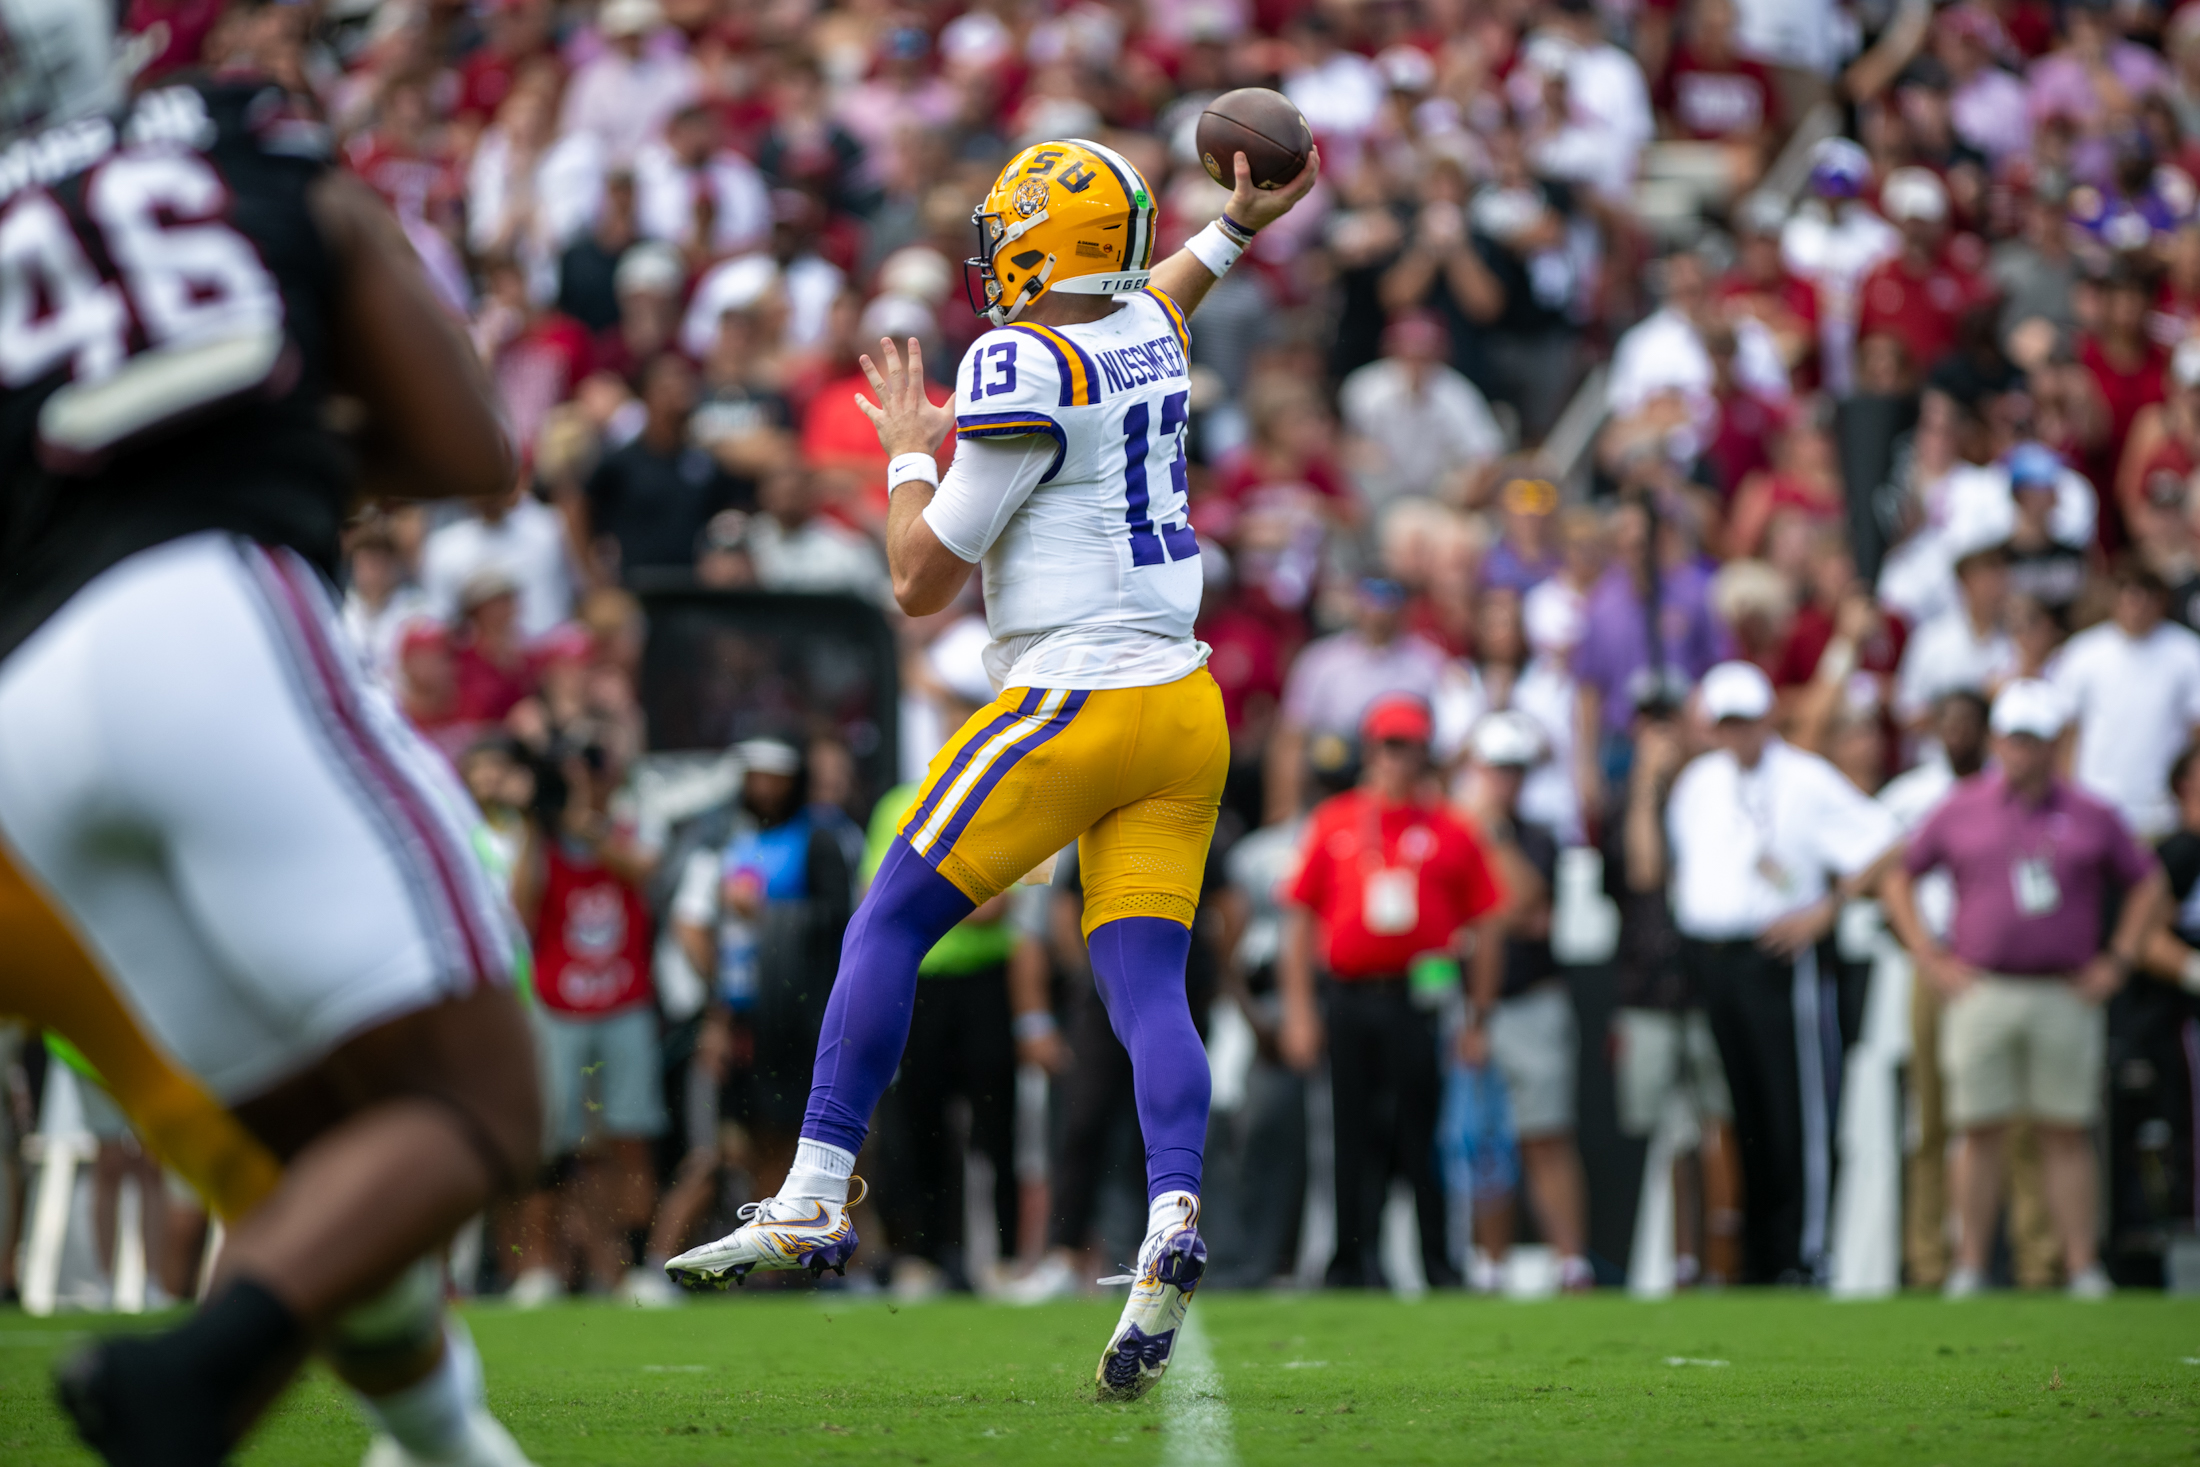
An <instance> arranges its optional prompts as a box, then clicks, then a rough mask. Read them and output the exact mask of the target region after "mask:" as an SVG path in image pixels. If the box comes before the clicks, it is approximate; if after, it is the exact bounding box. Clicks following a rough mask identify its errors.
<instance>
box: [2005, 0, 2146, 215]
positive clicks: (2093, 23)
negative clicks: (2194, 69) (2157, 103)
mask: <svg viewBox="0 0 2200 1467" xmlns="http://www.w3.org/2000/svg"><path fill="white" fill-rule="evenodd" d="M2112 11H2113V7H2112V6H2111V4H2110V0H2072V3H2071V4H2068V5H2065V6H2063V7H2062V36H2061V39H2060V40H2059V41H2058V43H2057V44H2056V46H2055V49H2054V50H2052V51H2050V52H2049V53H2048V54H2047V55H2045V56H2042V57H2041V58H2040V59H2039V60H2037V61H2035V62H2033V63H2032V65H2031V66H2030V67H2029V68H2028V69H2027V70H2026V73H2025V93H2026V104H2027V106H2028V108H2029V110H2030V112H2031V114H2032V118H2033V120H2034V121H2035V122H2040V121H2044V120H2046V119H2048V118H2067V119H2069V120H2070V121H2071V122H2074V123H2075V124H2077V126H2078V129H2079V136H2080V138H2081V140H2082V141H2081V146H2080V150H2079V153H2078V157H2077V160H2076V161H2077V171H2078V175H2079V177H2081V178H2084V179H2086V180H2087V181H2089V182H2094V183H2100V182H2105V181H2106V177H2107V173H2108V147H2109V143H2108V138H2109V135H2110V134H2111V133H2112V132H2113V131H2114V130H2115V128H2116V127H2117V126H2118V125H2119V124H2121V123H2123V122H2125V121H2128V120H2129V119H2130V117H2131V115H2132V113H2133V111H2134V109H2135V103H2136V102H2137V99H2138V98H2140V97H2143V96H2145V95H2146V94H2147V93H2149V92H2152V91H2157V90H2160V89H2161V88H2162V87H2164V86H2165V85H2166V84H2167V82H2168V79H2169V78H2168V69H2167V68H2166V67H2164V66H2163V64H2162V58H2161V56H2160V55H2158V54H2157V53H2155V52H2153V51H2150V50H2148V49H2147V48H2146V47H2144V46H2140V45H2137V44H2135V43H2133V42H2131V41H2127V40H2124V39H2123V38H2122V37H2120V36H2118V35H2117V34H2116V21H2115V18H2114V15H2113V13H2112Z"/></svg>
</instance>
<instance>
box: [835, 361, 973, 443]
mask: <svg viewBox="0 0 2200 1467" xmlns="http://www.w3.org/2000/svg"><path fill="white" fill-rule="evenodd" d="M878 345H879V352H880V354H881V355H882V356H884V357H885V358H886V366H885V368H884V370H881V369H880V367H879V365H878V363H876V362H874V361H872V360H871V359H870V358H869V357H864V358H863V359H862V362H863V375H864V376H865V377H868V378H869V379H870V381H871V390H872V391H873V392H875V393H877V394H878V402H877V404H876V405H874V404H873V403H872V402H871V400H870V399H869V398H867V397H865V396H864V395H863V394H862V393H860V392H859V393H857V394H856V406H857V407H859V408H862V409H863V416H865V417H867V418H869V419H870V420H871V426H872V427H874V428H876V429H878V442H879V447H881V448H883V449H885V450H886V454H887V457H889V458H893V457H898V456H899V455H901V454H904V453H930V452H932V451H933V450H934V449H936V448H938V447H939V446H940V440H941V439H943V438H945V437H946V436H947V430H948V429H950V428H952V427H954V426H955V413H954V410H953V409H952V408H949V407H945V406H941V407H934V406H933V405H932V403H931V400H930V399H929V398H927V397H926V396H925V395H924V352H923V350H922V348H920V347H919V346H918V345H917V339H916V338H915V337H914V336H912V337H910V338H909V364H908V366H907V367H904V366H903V365H902V360H901V353H900V352H898V351H896V350H894V343H893V341H892V340H891V339H890V338H888V337H884V336H882V337H880V338H879V343H878Z"/></svg>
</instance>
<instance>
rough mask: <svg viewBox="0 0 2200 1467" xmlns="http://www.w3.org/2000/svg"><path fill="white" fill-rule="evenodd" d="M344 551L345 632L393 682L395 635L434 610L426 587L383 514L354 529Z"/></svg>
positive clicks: (384, 680) (385, 680)
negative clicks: (408, 568)
mask: <svg viewBox="0 0 2200 1467" xmlns="http://www.w3.org/2000/svg"><path fill="white" fill-rule="evenodd" d="M345 552H346V553H345V556H344V582H345V584H344V605H343V613H342V614H343V620H344V632H345V634H346V635H347V636H349V637H350V638H351V644H352V646H354V647H356V648H357V649H358V650H359V654H360V656H362V657H364V658H365V659H366V662H367V666H368V667H370V668H372V669H373V671H374V674H375V677H376V679H377V680H378V681H380V682H381V683H382V684H383V685H384V686H385V687H391V688H394V687H396V686H397V681H398V670H397V662H398V656H397V653H398V641H399V638H401V637H402V636H403V635H404V632H405V628H406V627H407V626H408V625H409V624H411V623H412V622H414V621H416V620H419V619H421V618H424V617H431V616H434V615H436V614H437V613H436V612H435V611H434V610H433V609H432V608H431V604H430V602H429V599H428V595H427V593H426V592H424V591H422V590H421V589H420V587H418V586H416V585H414V584H412V582H411V580H410V578H409V577H407V575H406V574H405V562H404V559H403V558H402V557H401V556H400V555H399V553H398V549H397V540H396V538H395V537H394V536H392V535H391V534H390V530H389V526H388V524H387V523H385V522H384V521H382V520H381V519H379V518H377V519H373V520H369V521H368V522H367V523H366V524H364V525H362V526H361V527H360V528H359V529H357V530H355V531H353V532H352V534H351V536H350V539H349V543H348V544H347V545H346V547H345ZM445 615H446V616H447V613H445Z"/></svg>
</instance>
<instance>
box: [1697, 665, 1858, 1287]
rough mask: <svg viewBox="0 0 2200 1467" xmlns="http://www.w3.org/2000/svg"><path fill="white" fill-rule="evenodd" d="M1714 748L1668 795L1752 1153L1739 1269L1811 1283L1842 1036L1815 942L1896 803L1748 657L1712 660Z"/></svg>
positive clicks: (1744, 1151)
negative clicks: (1805, 728) (1800, 724)
mask: <svg viewBox="0 0 2200 1467" xmlns="http://www.w3.org/2000/svg"><path fill="white" fill-rule="evenodd" d="M1697 701H1698V706H1699V708H1700V711H1701V714H1702V716H1703V718H1704V720H1705V722H1707V723H1709V724H1710V725H1711V738H1712V748H1711V749H1710V750H1709V751H1708V752H1706V753H1704V754H1701V755H1699V756H1698V757H1697V758H1696V759H1695V760H1694V761H1693V762H1691V763H1690V764H1689V766H1688V767H1687V768H1686V769H1684V770H1682V771H1681V774H1680V777H1679V778H1678V779H1677V780H1675V781H1674V784H1673V795H1672V798H1671V800H1670V801H1669V803H1668V804H1667V807H1666V831H1667V837H1668V841H1669V844H1670V847H1671V850H1672V897H1673V918H1674V922H1675V925H1677V926H1678V927H1679V928H1680V932H1681V937H1682V940H1683V961H1684V962H1685V964H1686V965H1687V969H1688V973H1689V978H1690V981H1691V982H1692V983H1693V985H1694V987H1695V990H1696V992H1697V994H1698V995H1700V997H1701V999H1702V1002H1703V1007H1704V1012H1705V1015H1706V1016H1707V1017H1708V1018H1709V1019H1710V1021H1711V1033H1712V1036H1713V1038H1715V1039H1716V1040H1717V1041H1718V1046H1719V1058H1720V1061H1721V1063H1722V1064H1723V1065H1724V1066H1725V1069H1726V1076H1727V1085H1728V1089H1729V1090H1730V1091H1731V1092H1732V1096H1733V1102H1734V1129H1735V1139H1736V1142H1737V1144H1738V1149H1739V1151H1740V1153H1741V1163H1742V1195H1743V1199H1744V1202H1743V1209H1744V1215H1743V1270H1744V1278H1743V1280H1742V1281H1743V1282H1748V1283H1782V1282H1785V1283H1808V1282H1810V1281H1812V1280H1813V1279H1814V1278H1815V1277H1816V1276H1817V1274H1818V1272H1819V1270H1820V1269H1821V1267H1822V1266H1823V1264H1824V1261H1825V1251H1826V1208H1827V1202H1828V1199H1829V1196H1830V1192H1831V1183H1832V1153H1831V1142H1832V1123H1831V1114H1830V1107H1829V1105H1828V1103H1827V1100H1828V1089H1827V1081H1828V1077H1829V1076H1830V1075H1833V1074H1837V1073H1838V1065H1839V1060H1840V1037H1839V1030H1838V1026H1837V1025H1836V1023H1835V1021H1834V1009H1833V1004H1832V1002H1831V979H1830V975H1828V976H1827V977H1826V978H1824V979H1822V978H1821V976H1820V965H1819V962H1818V947H1819V944H1820V943H1822V942H1823V941H1824V940H1825V938H1826V937H1827V935H1828V934H1829V933H1830V932H1831V931H1832V930H1833V924H1834V918H1835V917H1836V915H1837V914H1838V913H1839V912H1840V910H1841V906H1842V904H1843V903H1844V902H1846V901H1848V900H1850V899H1852V898H1854V897H1856V896H1859V895H1862V894H1863V893H1865V892H1867V891H1869V890H1871V889H1872V887H1873V886H1874V885H1876V884H1877V880H1878V876H1879V873H1880V871H1881V870H1882V869H1883V868H1884V866H1885V865H1886V864H1887V863H1888V862H1890V861H1891V859H1892V858H1893V855H1894V853H1895V850H1896V841H1897V839H1898V837H1899V835H1900V831H1899V830H1898V828H1897V827H1896V825H1895V821H1894V817H1893V816H1892V815H1890V814H1888V813H1887V812H1886V811H1885V810H1884V809H1882V808H1881V807H1880V806H1879V805H1877V804H1875V803H1874V802H1873V801H1872V800H1871V799H1869V798H1868V797H1866V796H1865V795H1864V794H1863V793H1862V792H1860V791H1859V790H1858V789H1857V788H1856V786H1854V785H1852V784H1850V783H1849V782H1848V780H1847V779H1845V778H1843V777H1842V775H1841V773H1840V772H1839V771H1838V770H1836V769H1835V768H1834V767H1833V766H1832V765H1831V764H1829V763H1827V762H1826V761H1825V760H1823V759H1821V758H1819V757H1818V756H1817V755H1816V754H1810V753H1805V752H1804V751H1803V750H1801V749H1797V748H1795V747H1793V746H1792V745H1790V744H1787V743H1785V742H1783V741H1782V740H1781V739H1780V738H1779V737H1778V736H1777V735H1775V734H1774V733H1773V731H1772V725H1771V723H1770V722H1769V719H1770V716H1771V713H1772V684H1771V683H1770V681H1768V680H1767V679H1766V677H1765V675H1764V674H1763V673H1762V672H1760V671H1758V670H1757V669H1756V668H1755V667H1753V666H1751V665H1750V664H1748V663H1746V662H1722V663H1720V664H1719V665H1718V666H1716V667H1714V668H1712V669H1711V670H1710V671H1709V672H1707V673H1705V674H1704V679H1703V683H1702V685H1701V686H1700V687H1699V689H1698V690H1697Z"/></svg>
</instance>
